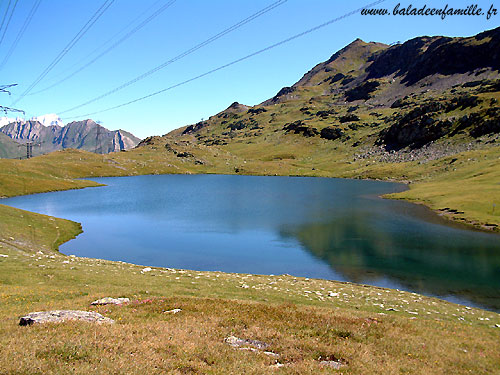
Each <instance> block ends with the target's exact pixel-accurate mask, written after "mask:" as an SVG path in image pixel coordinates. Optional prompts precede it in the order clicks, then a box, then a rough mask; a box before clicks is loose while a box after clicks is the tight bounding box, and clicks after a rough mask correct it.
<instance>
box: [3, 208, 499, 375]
mask: <svg viewBox="0 0 500 375" xmlns="http://www.w3.org/2000/svg"><path fill="white" fill-rule="evenodd" d="M0 216H1V217H2V220H1V221H0V233H1V235H0V246H1V247H0V254H2V255H7V257H5V256H2V257H0V269H1V270H2V272H1V273H0V321H1V322H2V324H0V353H1V355H0V373H1V374H49V373H57V374H65V373H72V374H75V373H76V374H88V373H116V374H118V373H148V374H150V373H151V374H155V373H158V374H160V373H172V374H190V373H193V374H194V373H199V374H201V373H203V374H205V373H207V374H243V373H245V374H247V373H248V374H263V373H278V372H279V373H284V374H320V373H332V372H338V373H344V374H381V373H383V374H402V373H403V374H445V373H456V374H469V373H472V374H486V373H494V372H495V371H497V370H498V369H499V368H500V354H499V353H500V328H498V327H500V315H499V314H496V313H492V312H487V311H484V310H480V309H475V308H467V307H464V306H459V305H455V304H452V303H448V302H445V301H441V300H438V299H434V298H428V297H423V296H420V295H417V294H414V293H408V292H403V291H398V290H389V289H383V288H376V287H368V286H363V285H356V284H351V283H341V282H332V281H326V280H315V279H307V278H298V277H293V276H289V275H280V276H258V275H246V274H225V273H220V272H198V271H185V270H175V269H161V268H153V269H152V270H151V271H147V270H145V271H143V270H144V267H143V266H138V265H132V264H128V263H122V262H110V261H104V260H98V259H88V258H78V257H73V256H70V257H68V256H64V255H62V254H60V253H58V252H57V251H55V249H56V247H57V245H58V244H59V243H61V242H62V241H65V240H68V239H69V238H71V237H72V236H74V235H76V234H77V233H79V231H80V230H81V228H80V226H79V225H78V224H76V223H73V222H70V221H67V220H63V219H58V218H52V217H48V216H44V215H38V214H34V213H29V212H26V211H21V210H15V209H5V208H4V207H0ZM6 219H7V220H6ZM19 223H21V224H22V225H24V226H23V227H22V228H21V227H20V225H19ZM20 229H22V230H20ZM27 229H31V230H27ZM34 244H35V245H34ZM106 296H112V297H129V298H130V299H131V302H130V303H129V304H126V305H123V306H111V307H110V306H101V307H90V302H92V301H94V300H96V299H98V298H102V297H106ZM174 308H180V309H181V310H182V311H181V312H179V313H177V314H172V313H168V312H167V311H169V310H171V309H174ZM51 309H77V310H95V311H98V312H100V313H101V314H103V315H104V316H106V317H109V318H112V319H114V320H115V322H116V323H115V324H113V325H93V324H90V323H82V322H67V323H60V324H49V325H42V326H29V327H20V326H18V321H19V317H20V316H22V315H24V314H26V313H28V312H33V311H43V310H51ZM230 335H234V336H237V337H240V338H245V339H246V338H248V339H255V340H260V341H264V342H266V343H268V344H269V345H270V347H269V348H268V349H267V350H268V351H271V352H273V353H275V354H276V356H275V355H273V356H271V355H269V354H267V355H266V354H264V353H262V352H259V351H257V352H253V351H249V350H239V349H236V348H233V347H231V346H229V345H228V344H226V343H225V342H224V339H225V338H226V337H228V336H230ZM321 360H337V361H340V362H341V363H343V364H344V365H345V366H344V367H342V368H341V369H340V370H334V369H332V368H329V367H327V366H325V365H324V364H321ZM277 364H280V365H284V366H281V367H277Z"/></svg>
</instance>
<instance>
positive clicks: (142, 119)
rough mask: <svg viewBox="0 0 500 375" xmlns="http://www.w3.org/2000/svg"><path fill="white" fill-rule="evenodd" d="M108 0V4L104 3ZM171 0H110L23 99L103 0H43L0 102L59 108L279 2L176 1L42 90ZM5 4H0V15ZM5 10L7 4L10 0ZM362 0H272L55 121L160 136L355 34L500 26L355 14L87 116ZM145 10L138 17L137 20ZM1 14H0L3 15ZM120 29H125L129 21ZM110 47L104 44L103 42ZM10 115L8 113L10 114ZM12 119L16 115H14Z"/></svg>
mask: <svg viewBox="0 0 500 375" xmlns="http://www.w3.org/2000/svg"><path fill="white" fill-rule="evenodd" d="M109 1H111V0H109ZM172 1H173V0H141V1H137V0H115V1H114V2H113V3H112V4H111V5H110V6H109V8H108V9H107V10H106V11H105V12H104V13H103V14H102V16H101V17H100V18H99V19H98V20H97V21H96V22H95V24H94V25H93V26H92V27H91V28H90V29H89V30H88V32H87V33H86V34H85V35H83V37H82V38H81V39H80V40H78V42H77V43H75V44H74V46H73V48H71V49H70V50H69V52H68V53H67V54H65V55H64V56H63V58H62V59H61V60H60V61H59V62H58V63H57V64H56V65H55V66H54V67H53V69H51V70H50V71H49V72H48V74H47V75H46V76H45V77H44V78H43V79H42V80H41V81H40V82H39V83H38V84H37V85H36V86H35V87H34V88H33V89H32V90H31V92H30V93H28V95H26V96H24V97H23V98H22V99H21V100H18V99H19V96H20V95H21V94H22V93H24V92H25V90H26V89H27V88H29V86H30V85H31V84H32V83H33V82H34V81H35V80H36V79H37V77H39V76H40V75H41V73H42V72H44V70H45V69H46V68H47V67H48V66H49V65H50V64H51V63H52V62H53V61H54V59H55V58H56V57H57V56H58V54H59V53H60V52H61V51H63V49H64V47H65V46H66V45H68V43H69V42H70V41H71V40H72V39H73V37H74V36H75V35H77V33H78V31H79V30H80V29H81V28H82V27H83V26H84V25H85V24H86V22H87V21H89V19H91V17H92V15H93V14H94V13H95V12H96V11H97V10H98V9H99V7H101V5H103V4H104V3H105V0H42V1H41V3H40V6H39V7H38V9H37V11H36V13H35V14H34V16H33V18H32V21H31V23H30V24H29V25H28V27H27V29H26V32H25V33H24V35H23V36H22V38H21V39H20V40H19V43H18V44H17V47H16V49H15V50H14V51H13V52H12V55H11V56H10V58H9V60H7V61H6V63H5V65H4V66H3V68H2V69H1V70H0V76H1V80H0V83H1V84H11V83H17V84H18V86H17V87H15V88H13V89H12V96H10V97H9V96H8V95H6V94H2V96H1V97H0V104H1V105H5V106H10V105H13V106H14V107H16V108H20V109H23V110H25V111H26V117H32V116H37V115H43V114H46V113H56V114H61V113H63V112H64V111H66V110H68V109H70V108H73V107H75V106H77V105H80V104H82V103H85V102H86V101H88V100H90V99H92V98H95V97H97V96H99V95H101V94H103V93H106V92H108V91H110V90H112V89H114V88H115V87H118V86H120V85H122V84H123V83H125V82H127V81H129V80H132V79H134V78H135V77H137V76H139V75H141V74H143V73H145V72H147V71H149V70H151V69H153V68H155V67H156V66H159V65H160V64H162V63H164V62H166V61H168V60H170V59H172V58H173V57H176V56H178V55H180V54H182V53H183V52H185V51H187V50H189V49H190V48H192V47H194V46H196V45H198V44H199V43H201V42H203V41H205V40H207V39H208V38H210V37H212V36H214V35H216V34H218V33H219V32H221V31H223V30H225V29H227V28H228V27H230V26H232V25H234V24H236V23H237V22H239V21H241V20H243V19H245V18H247V17H248V16H250V15H252V14H254V13H256V12H258V11H259V10H261V9H263V8H266V7H267V6H269V5H271V4H273V3H276V0H245V1H243V0H239V1H237V0H233V1H226V0H213V1H207V0H176V1H173V3H172V4H171V5H170V6H169V7H168V8H167V9H166V10H164V11H163V12H162V13H161V14H159V15H158V16H157V17H156V18H154V19H153V20H152V21H151V22H149V23H148V24H147V25H146V26H144V27H143V28H142V29H140V30H139V31H137V32H136V33H134V34H133V35H132V36H131V37H130V38H128V39H127V40H126V41H125V42H123V43H122V44H120V45H119V46H117V47H116V48H114V49H113V50H112V51H110V52H109V53H108V54H106V55H104V56H103V57H101V58H99V59H98V60H97V61H96V62H94V63H93V64H92V65H90V66H89V67H87V68H86V69H84V70H82V71H81V72H79V73H78V74H76V75H74V76H73V77H72V78H71V79H68V80H67V81H65V82H63V83H61V84H58V85H56V86H54V87H53V88H50V89H48V90H45V91H42V92H39V93H37V92H38V91H40V90H43V89H45V88H47V87H48V86H51V85H52V84H54V83H55V82H57V81H58V80H60V79H62V78H64V77H65V76H66V75H67V74H69V73H71V72H72V71H74V70H76V69H77V68H78V67H80V66H81V64H84V63H85V62H87V61H89V60H90V59H91V58H93V57H95V56H97V55H98V54H99V52H102V51H103V50H105V49H106V47H109V46H110V45H112V44H113V43H114V42H116V41H117V40H119V39H120V37H123V36H124V35H125V34H126V33H127V32H128V31H130V30H131V29H133V27H134V26H137V25H138V24H140V22H141V21H143V20H145V19H146V18H148V17H149V16H150V15H151V14H152V13H153V12H154V11H155V10H157V9H159V8H161V7H162V6H165V5H166V4H169V3H170V2H172ZM8 3H9V0H3V1H0V17H3V15H4V14H5V10H6V9H7V5H8ZM10 3H11V8H10V9H12V6H13V4H14V3H15V0H11V1H10ZM368 3H370V1H369V0H368V1H349V2H347V1H334V0H310V1H306V0H288V1H283V2H282V4H281V5H279V6H276V7H275V8H274V9H272V10H270V11H269V12H267V13H265V14H264V15H262V16H260V17H258V18H256V19H254V20H253V21H251V22H249V23H247V24H245V25H243V26H242V27H240V28H238V29H237V30H235V31H233V32H231V33H228V34H227V35H224V36H223V37H221V38H219V39H217V40H216V41H214V42H212V43H210V44H208V45H206V46H204V47H203V48H200V49H198V50H197V51H195V52H193V53H191V54H189V55H188V56H186V57H184V58H182V59H179V60H178V61H175V62H173V63H172V64H170V65H168V66H167V67H165V68H164V69H161V70H159V71H158V72H156V73H155V74H152V75H150V76H149V77H147V78H145V79H143V80H141V81H139V82H137V83H135V84H133V85H130V86H128V87H126V88H125V89H123V90H120V91H117V92H116V93H114V94H112V95H109V96H107V97H105V98H103V99H100V100H98V101H96V102H94V103H91V104H89V105H87V106H84V107H81V108H79V109H77V110H74V111H68V112H66V113H64V114H61V117H63V119H64V122H66V123H67V122H70V121H73V120H80V119H84V118H92V119H94V120H98V121H101V122H102V124H103V125H104V126H106V127H107V128H109V129H113V130H114V129H124V130H127V131H130V132H132V133H134V134H136V135H137V136H139V137H141V138H144V137H146V136H149V135H162V134H165V133H167V132H169V131H170V130H173V129H175V128H177V127H180V126H184V125H187V124H191V123H195V122H197V121H199V120H200V119H202V118H208V117H209V116H211V115H213V114H215V113H217V112H219V111H221V110H223V109H225V108H226V107H228V106H229V105H230V104H231V103H232V102H234V101H238V102H240V103H244V104H247V105H255V104H258V103H260V102H262V101H264V100H266V99H268V98H269V97H271V96H273V95H274V94H275V93H276V92H277V91H279V89H280V88H281V87H283V86H290V85H292V84H293V83H295V82H296V81H297V80H299V79H300V78H301V77H302V75H303V74H304V73H305V72H307V71H308V70H309V69H311V68H312V67H313V66H314V65H316V64H317V63H319V62H321V61H324V60H326V59H328V58H329V57H330V56H331V55H332V54H333V53H334V52H336V51H337V50H339V49H340V48H342V47H344V46H345V45H347V44H348V43H350V42H352V41H353V40H354V39H356V38H361V39H363V40H365V41H377V42H383V43H393V42H396V41H405V40H407V39H410V38H413V37H416V36H421V35H447V36H469V35H474V34H476V33H478V32H481V31H484V30H487V29H492V28H495V27H497V26H499V20H500V15H496V16H493V17H491V18H490V19H489V20H487V19H486V16H475V17H473V16H453V17H447V18H445V19H444V20H442V19H441V18H439V17H412V16H362V15H360V14H355V15H352V16H350V17H347V18H345V19H342V20H340V21H338V22H335V23H333V24H330V25H329V26H326V27H324V28H321V29H320V30H317V31H315V32H312V33H309V34H307V35H305V36H303V37H301V38H298V39H295V40H293V41H291V42H289V43H285V44H283V45H280V46H278V47H276V48H273V49H272V50H269V51H266V52H263V53H261V54H259V55H257V56H254V57H252V58H249V59H247V60H244V61H242V62H240V63H237V64H234V65H232V66H230V67H228V68H226V69H222V70H219V71H217V72H215V73H213V74H210V75H207V76H205V77H202V78H200V79H197V80H195V81H192V82H189V83H187V84H185V85H182V86H179V87H177V88H174V89H172V90H169V91H166V92H164V93H162V94H159V95H156V96H154V97H151V98H148V99H146V100H142V101H139V102H136V103H134V104H131V105H128V106H124V107H121V108H119V109H116V110H111V111H107V112H103V113H97V114H93V115H91V116H83V117H82V116H81V115H84V114H87V113H92V112H97V111H100V110H102V109H106V108H109V107H113V106H116V105H119V104H121V103H125V102H128V101H131V100H133V99H136V98H138V97H142V96H145V95H148V94H150V93H153V92H156V91H159V90H162V89H164V88H167V87H170V86H172V85H175V84H178V83H180V82H183V81H185V80H189V79H191V78H193V77H196V76H198V75H200V74H203V73H205V72H207V71H210V70H212V69H214V68H217V67H219V66H222V65H224V64H227V63H229V62H231V61H234V60H236V59H239V58H241V57H244V56H246V55H249V54H251V53H253V52H255V51H257V50H260V49H262V48H264V47H267V46H269V45H272V44H274V43H277V42H280V41H281V40H284V39H286V38H288V37H290V36H293V35H295V34H298V33H300V32H303V31H305V30H308V29H310V28H312V27H315V26H317V25H320V24H323V23H325V22H327V21H329V20H331V19H334V18H336V17H338V16H341V15H343V14H346V13H348V12H351V11H352V10H355V9H358V8H360V7H363V6H364V5H366V4H368ZM397 3H401V6H404V7H407V6H408V5H410V4H412V5H413V6H414V7H422V6H423V5H424V4H425V5H427V6H428V7H443V6H444V5H445V4H446V3H447V2H446V1H420V0H413V1H407V2H404V1H389V0H386V1H384V2H382V3H380V4H379V5H377V6H376V7H377V8H387V9H389V10H391V11H392V9H393V8H394V6H395V5H396V4H397ZM449 3H450V5H452V6H453V7H457V8H458V7H466V6H468V5H471V4H477V5H478V6H479V7H482V8H484V9H485V10H487V9H489V8H490V6H491V5H492V4H493V6H494V7H495V8H500V2H498V1H497V2H496V4H495V2H494V1H491V0H490V1H476V2H472V3H471V1H470V0H469V1H453V2H449ZM34 4H35V0H19V2H18V3H17V5H16V8H15V11H14V13H13V15H12V18H11V21H10V24H9V26H8V28H7V29H5V25H6V23H7V22H8V18H9V14H10V13H7V17H6V19H5V22H4V28H2V29H1V30H0V37H1V36H2V33H3V32H4V30H6V31H5V36H4V38H3V40H2V41H1V43H0V62H1V60H3V58H4V57H5V56H6V53H7V52H8V51H9V49H10V48H11V46H12V43H13V41H14V40H15V39H16V37H17V36H18V34H19V31H20V30H21V28H22V26H23V23H24V22H25V20H26V18H27V16H28V14H29V12H30V10H31V9H32V7H33V5H34ZM141 15H142V16H141ZM0 19H1V18H0ZM127 25H129V26H127ZM108 40H111V42H110V43H108V44H107V45H105V46H104V47H103V46H102V45H103V43H104V42H106V41H108ZM10 116H11V117H13V116H12V114H10ZM14 116H15V115H14Z"/></svg>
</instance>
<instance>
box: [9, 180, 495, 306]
mask: <svg viewBox="0 0 500 375" xmlns="http://www.w3.org/2000/svg"><path fill="white" fill-rule="evenodd" d="M94 180H95V181H98V182H101V183H104V184H106V185H108V186H106V187H99V188H88V189H83V190H72V191H64V192H57V193H47V194H37V195H31V196H23V197H15V198H10V199H4V200H2V203H3V204H7V205H12V206H15V207H18V208H22V209H25V210H29V211H35V212H39V213H43V214H47V215H53V216H57V217H63V218H66V219H71V220H74V221H77V222H80V223H82V226H83V230H84V233H83V234H81V235H80V236H78V238H77V239H75V240H72V241H70V242H68V243H66V244H64V245H63V246H61V251H62V252H63V253H65V254H75V255H78V256H86V257H95V258H104V259H110V260H122V261H126V262H131V263H136V264H142V265H149V266H163V267H172V268H185V269H194V270H219V271H226V272H243V273H257V274H283V273H287V274H291V275H296V276H307V277H315V278H325V279H334V280H343V281H354V282H359V283H367V284H372V285H378V286H385V287H391V288H399V289H405V290H409V291H414V292H418V293H422V294H427V295H434V296H439V297H441V298H445V299H448V300H451V301H454V302H459V303H464V304H468V305H477V306H481V307H485V308H489V309H493V310H496V311H500V236H499V235H495V234H489V233H482V232H478V231H472V230H468V229H465V228H463V227H460V226H458V225H449V223H447V222H445V221H444V220H443V219H441V218H439V217H438V216H436V215H434V214H432V213H431V212H430V211H429V210H427V209H425V208H424V207H421V206H417V205H412V204H409V203H406V202H400V201H392V200H384V199H380V198H378V196H379V195H381V194H385V193H390V192H395V191H401V190H402V189H404V187H403V186H402V185H399V184H393V183H387V182H377V181H359V180H343V179H326V178H297V177H254V176H224V175H164V176H138V177H118V178H97V179H94Z"/></svg>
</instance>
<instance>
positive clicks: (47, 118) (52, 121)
mask: <svg viewBox="0 0 500 375" xmlns="http://www.w3.org/2000/svg"><path fill="white" fill-rule="evenodd" d="M30 120H31V121H38V122H39V123H40V124H42V125H43V126H51V125H57V126H64V123H63V121H62V120H61V118H60V117H59V116H58V115H56V114H55V113H50V114H47V115H42V116H35V117H32V118H30Z"/></svg>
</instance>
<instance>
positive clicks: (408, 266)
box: [280, 212, 500, 311]
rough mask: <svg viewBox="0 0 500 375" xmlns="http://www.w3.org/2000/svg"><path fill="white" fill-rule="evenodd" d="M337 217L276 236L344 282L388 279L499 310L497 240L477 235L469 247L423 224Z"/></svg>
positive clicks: (457, 236) (447, 230) (450, 232)
mask: <svg viewBox="0 0 500 375" xmlns="http://www.w3.org/2000/svg"><path fill="white" fill-rule="evenodd" d="M341 216H342V217H340V218H336V219H334V220H330V221H328V222H326V223H325V222H319V223H309V224H305V225H301V226H296V227H288V228H283V229H282V230H281V231H280V234H281V236H282V237H283V238H295V239H297V240H298V241H299V242H300V243H301V244H302V246H303V247H304V249H306V250H307V251H309V252H310V253H311V254H312V255H314V256H315V257H317V258H318V259H321V260H323V261H325V262H327V263H328V264H329V265H330V266H331V267H332V268H333V269H334V270H335V271H336V272H338V273H340V274H341V275H343V276H344V277H345V278H346V279H348V280H352V281H354V282H357V283H367V284H375V285H377V284H378V281H379V280H382V281H381V282H380V283H381V284H383V285H384V286H387V280H386V279H387V278H389V279H393V280H395V281H397V282H398V283H400V284H402V285H404V286H405V287H406V288H407V289H408V290H413V291H416V292H419V293H424V294H431V295H436V296H449V295H456V296H457V297H462V298H465V299H467V300H470V301H472V302H474V303H476V304H478V305H481V306H487V307H489V308H491V309H494V310H497V311H499V310H500V301H499V293H500V289H499V288H500V249H499V248H498V247H496V248H495V247H494V246H492V244H493V243H494V242H492V241H494V240H495V239H497V240H498V238H495V236H493V235H490V234H486V233H484V234H483V233H476V234H475V236H474V237H475V241H474V243H472V242H471V241H470V239H469V238H467V237H468V234H470V233H468V232H465V233H462V232H463V231H461V230H459V229H456V228H452V227H442V228H437V229H438V230H436V228H434V229H433V228H432V227H430V228H427V230H426V232H423V231H421V230H420V229H421V228H420V227H421V226H422V223H418V224H416V225H415V227H413V228H411V227H408V226H407V225H408V223H401V222H400V223H398V222H392V223H387V222H379V221H377V220H374V217H373V216H366V215H365V214H355V213H354V214H352V213H351V214H349V213H348V212H345V213H344V214H343V215H341ZM423 224H424V225H425V223H423ZM401 226H403V227H404V228H401ZM381 227H383V229H384V230H381ZM429 231H430V232H431V233H429ZM389 284H390V282H389Z"/></svg>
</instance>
